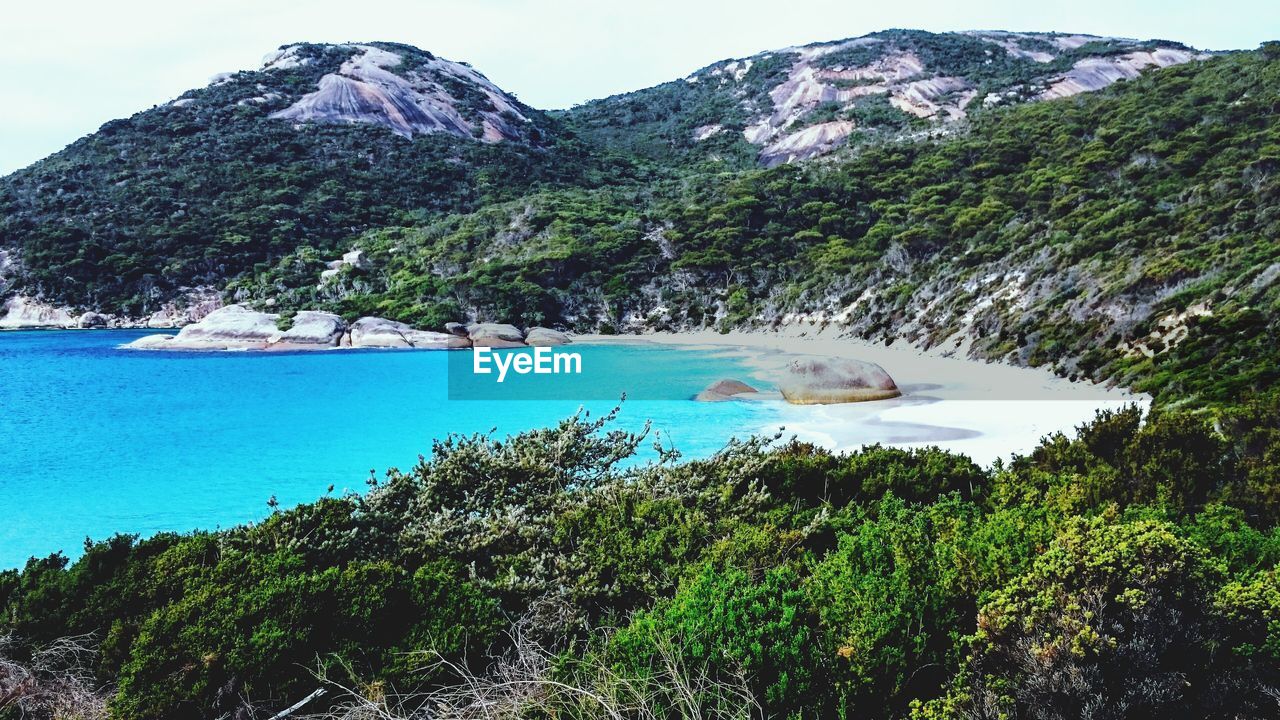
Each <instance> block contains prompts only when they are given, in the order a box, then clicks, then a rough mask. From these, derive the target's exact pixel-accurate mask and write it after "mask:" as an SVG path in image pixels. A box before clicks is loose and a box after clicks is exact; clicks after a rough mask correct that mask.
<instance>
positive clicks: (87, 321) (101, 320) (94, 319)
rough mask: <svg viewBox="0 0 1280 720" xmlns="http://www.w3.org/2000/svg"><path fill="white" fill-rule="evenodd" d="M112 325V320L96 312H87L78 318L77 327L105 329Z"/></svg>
mask: <svg viewBox="0 0 1280 720" xmlns="http://www.w3.org/2000/svg"><path fill="white" fill-rule="evenodd" d="M110 323H111V319H110V318H108V317H107V316H106V315H103V314H101V313H96V312H92V311H91V312H87V313H85V314H83V315H81V316H80V317H78V318H76V327H78V328H81V329H89V328H104V327H107V326H108V325H109V324H110Z"/></svg>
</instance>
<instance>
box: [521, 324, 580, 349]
mask: <svg viewBox="0 0 1280 720" xmlns="http://www.w3.org/2000/svg"><path fill="white" fill-rule="evenodd" d="M524 342H525V344H526V345H531V346H534V347H537V346H543V347H549V346H552V345H568V344H569V343H570V342H572V341H571V340H570V339H569V336H568V335H566V334H565V333H562V332H560V331H559V330H552V329H550V328H544V327H531V328H529V332H528V333H526V334H525V336H524Z"/></svg>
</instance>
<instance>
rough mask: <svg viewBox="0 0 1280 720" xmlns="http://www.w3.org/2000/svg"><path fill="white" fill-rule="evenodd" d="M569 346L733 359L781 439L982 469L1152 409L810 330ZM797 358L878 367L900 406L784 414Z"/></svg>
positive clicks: (1025, 373) (1124, 395) (1021, 373)
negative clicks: (785, 384)
mask: <svg viewBox="0 0 1280 720" xmlns="http://www.w3.org/2000/svg"><path fill="white" fill-rule="evenodd" d="M574 340H575V342H578V343H584V344H630V343H653V344H659V345H666V346H670V347H673V348H677V349H683V350H690V351H700V352H712V353H724V355H725V356H726V357H734V358H737V359H738V360H740V361H742V362H745V363H746V364H747V366H748V367H751V368H753V377H750V378H738V379H740V380H744V381H746V382H748V383H750V384H752V385H754V386H756V387H759V388H760V389H761V390H762V391H763V392H761V393H760V395H759V396H758V397H757V398H755V399H754V401H759V402H771V403H777V404H778V405H779V408H778V409H779V412H780V414H781V416H782V418H783V422H782V423H781V426H782V427H781V429H782V431H783V432H784V435H786V436H792V435H794V436H795V437H797V438H799V439H801V440H805V441H808V442H812V443H815V444H818V445H821V446H823V447H826V448H829V449H832V450H840V451H847V450H854V449H857V448H859V447H862V446H863V445H867V444H872V443H884V444H887V445H894V446H899V447H922V446H928V445H937V446H939V447H942V448H945V449H948V450H953V451H955V452H960V453H964V454H966V455H969V456H970V457H972V458H973V459H974V460H975V461H977V462H979V463H981V464H984V465H987V464H990V463H992V462H993V461H995V460H996V459H997V458H1005V459H1007V458H1008V456H1009V455H1010V454H1011V453H1015V452H1016V453H1026V452H1029V451H1030V450H1032V449H1033V448H1035V446H1036V445H1037V444H1038V443H1039V441H1040V439H1041V438H1042V437H1044V436H1045V435H1049V434H1051V433H1054V432H1065V433H1068V434H1070V433H1072V432H1073V431H1074V428H1075V427H1076V426H1077V425H1079V424H1081V423H1083V422H1086V421H1088V420H1090V419H1092V418H1093V416H1094V414H1095V413H1096V412H1097V411H1098V410H1101V409H1107V408H1111V409H1114V408H1119V407H1123V406H1125V405H1128V404H1135V403H1136V404H1138V405H1140V406H1142V407H1144V408H1145V407H1148V406H1149V405H1150V398H1149V397H1148V396H1146V395H1141V394H1137V393H1132V392H1129V391H1127V390H1123V389H1119V388H1108V387H1105V386H1101V385H1097V384H1094V383H1087V382H1072V381H1070V380H1067V379H1065V378H1060V377H1057V376H1056V375H1054V374H1053V373H1052V372H1050V371H1048V370H1046V369H1036V368H1022V367H1014V366H1011V365H1006V364H1001V363H988V362H983V361H980V360H968V359H963V358H955V357H947V356H945V355H944V354H943V353H941V352H938V351H936V350H934V351H923V350H921V349H919V348H916V347H912V346H910V345H908V344H906V343H903V342H898V343H895V344H893V345H891V346H886V345H881V344H875V343H870V342H867V341H865V340H860V339H857V338H850V337H840V336H838V335H836V334H835V333H823V332H822V331H820V330H817V329H813V328H790V329H785V330H783V331H778V332H750V333H749V332H731V333H727V334H721V333H718V332H712V331H701V332H689V333H651V334H646V335H629V336H617V335H584V336H578V337H575V338H574ZM803 356H818V357H845V358H854V359H857V360H863V361H869V362H873V363H876V364H877V365H880V366H881V367H883V368H884V369H885V370H886V371H888V373H889V374H890V375H891V376H892V377H893V378H894V380H895V381H896V382H897V384H898V387H899V388H900V389H901V390H902V393H903V394H902V397H899V398H895V399H892V400H881V401H875V402H866V403H852V404H842V405H807V406H799V405H789V404H787V403H786V402H785V401H784V400H782V398H781V396H780V395H779V394H778V393H777V392H776V383H777V381H778V379H779V378H780V377H781V376H782V375H783V373H785V371H786V366H787V364H788V363H790V362H791V360H793V359H795V358H797V357H803ZM778 429H779V428H777V427H764V428H761V429H760V430H761V431H762V432H772V431H775V430H778Z"/></svg>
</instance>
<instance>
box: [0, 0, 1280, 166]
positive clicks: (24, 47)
mask: <svg viewBox="0 0 1280 720" xmlns="http://www.w3.org/2000/svg"><path fill="white" fill-rule="evenodd" d="M6 5H7V6H6V7H5V8H4V11H3V15H2V16H0V175H2V174H7V173H9V172H12V171H13V170H16V169H18V168H21V167H24V166H26V165H28V164H30V163H32V162H34V161H36V160H38V159H40V158H42V157H45V156H46V155H49V154H51V153H53V152H56V151H58V150H60V149H61V148H63V147H64V146H66V145H67V144H68V143H70V142H72V141H74V140H75V139H77V138H79V137H81V136H83V135H86V134H89V133H92V132H93V131H94V130H96V129H97V128H98V127H99V126H100V125H102V123H104V122H106V121H108V120H111V119H113V118H118V117H126V116H129V115H132V114H133V113H135V112H138V111H140V110H145V109H147V108H149V107H151V106H153V105H156V104H160V103H164V102H167V101H168V100H171V99H173V98H174V97H177V96H178V95H180V94H182V93H183V92H184V91H185V90H188V89H190V88H193V87H200V86H203V85H205V84H206V83H207V82H208V81H209V78H210V77H211V76H213V75H215V74H217V73H220V72H224V71H233V70H249V69H254V68H256V67H258V65H259V64H260V63H261V60H262V57H263V56H264V55H265V54H267V53H268V52H270V51H271V50H273V49H275V48H277V47H279V46H280V45H284V44H289V43H293V42H301V41H310V42H351V41H371V40H386V41H395V42H403V43H408V44H411V45H416V46H418V47H420V48H423V49H425V50H430V51H432V52H434V53H436V54H438V55H442V56H444V57H447V58H449V59H451V60H464V61H467V62H470V63H471V64H472V65H473V66H475V67H476V68H477V69H478V70H480V71H481V72H482V73H484V74H485V75H486V76H488V77H489V79H490V80H492V81H494V82H495V83H497V84H498V85H499V86H500V87H502V88H503V89H505V90H507V91H509V92H512V93H514V94H515V95H517V96H518V97H519V98H520V99H521V100H523V101H524V102H526V103H528V104H530V105H533V106H535V107H539V108H543V109H552V108H563V107H569V106H571V105H573V104H575V103H580V102H583V101H585V100H590V99H593V98H598V97H603V96H607V95H612V94H615V93H619V92H625V91H629V90H636V89H639V88H643V87H649V86H651V85H656V84H658V83H661V82H665V81H667V80H671V79H674V78H678V77H683V76H685V75H687V74H689V73H690V72H691V71H693V70H696V69H698V68H700V67H703V66H705V65H708V64H710V63H712V62H715V61H717V60H721V59H725V58H731V57H742V56H747V55H753V54H755V53H757V52H760V51H763V50H770V49H776V48H780V47H786V46H788V45H794V44H804V43H809V42H815V41H821V40H835V39H840V38H845V37H853V36H857V35H862V34H864V33H868V32H873V31H876V30H883V29H885V28H893V27H898V28H919V29H923V30H932V31H946V30H974V29H1002V30H1040V31H1049V30H1056V31H1061V32H1083V33H1092V34H1098V35H1113V36H1119V37H1138V38H1144V39H1146V38H1160V39H1168V40H1177V41H1180V42H1184V43H1187V44H1190V45H1194V46H1196V47H1199V48H1207V49H1237V48H1254V47H1257V45H1258V44H1259V43H1260V42H1262V41H1264V40H1271V39H1280V3H1277V2H1275V0H1215V1H1214V2H1204V1H1201V2H1186V1H1184V0H1163V1H1160V0H1136V1H1127V0H1121V1H1117V0H1105V1H1098V0H1075V1H1074V2H1071V3H1058V2H1052V1H1051V0H1000V1H997V2H985V3H983V2H957V1H956V0H912V1H911V2H876V3H869V2H856V1H854V0H767V1H766V0H737V1H736V2H711V1H705V2H704V1H701V0H643V1H640V2H625V3H615V2H609V1H608V0H559V1H555V2H553V1H549V0H543V1H541V2H534V1H533V0H364V1H363V2H352V0H308V1H306V2H291V1H289V0H202V1H199V2H189V3H188V2H175V1H174V0H112V1H111V2H104V1H103V0H93V1H91V2H90V1H86V0H43V1H39V2H21V3H19V2H10V3H6Z"/></svg>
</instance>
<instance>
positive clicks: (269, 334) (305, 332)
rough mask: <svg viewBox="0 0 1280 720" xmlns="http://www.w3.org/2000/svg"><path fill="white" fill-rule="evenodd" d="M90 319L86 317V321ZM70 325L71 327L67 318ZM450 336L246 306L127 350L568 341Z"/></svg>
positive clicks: (494, 327) (511, 332) (455, 332)
mask: <svg viewBox="0 0 1280 720" xmlns="http://www.w3.org/2000/svg"><path fill="white" fill-rule="evenodd" d="M90 315H94V313H86V314H85V316H84V317H85V318H88V317H89V316H90ZM68 322H74V321H72V320H70V318H68ZM445 327H446V329H447V330H448V332H434V331H431V330H419V329H417V328H415V327H412V326H410V325H406V324H405V323H402V322H396V321H394V320H387V319H385V318H379V317H362V318H360V319H359V320H356V321H355V322H353V323H351V325H350V326H348V325H347V323H346V322H344V321H343V319H342V318H340V317H338V316H337V315H334V314H333V313H327V312H318V311H315V310H300V311H298V312H297V313H296V314H295V315H293V316H292V317H290V318H287V319H282V316H281V315H279V314H277V313H269V312H259V311H257V310H253V309H250V308H248V307H246V306H244V305H228V306H226V307H223V308H219V309H217V310H215V311H213V312H211V313H209V314H208V315H207V316H205V317H204V318H203V319H202V320H200V321H199V322H195V323H192V324H189V325H186V326H184V327H183V328H182V329H181V330H179V331H178V333H177V334H176V335H148V336H146V337H142V338H139V339H137V340H134V341H133V342H131V343H129V344H128V345H126V346H125V347H127V348H130V349H134V350H328V349H332V348H417V349H425V350H455V349H462V348H469V347H472V346H473V345H474V346H475V347H490V348H514V347H528V346H539V345H541V346H551V345H566V344H568V343H570V342H572V341H571V340H570V339H569V336H568V335H566V334H565V333H563V332H560V331H558V330H551V329H549V328H543V327H534V328H530V329H529V332H528V335H527V337H526V334H525V333H523V332H521V331H520V329H519V328H517V327H516V326H514V325H506V324H501V323H471V324H470V325H466V326H463V325H462V324H460V323H447V324H446V325H445Z"/></svg>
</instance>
